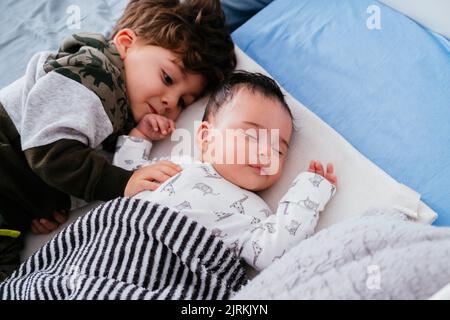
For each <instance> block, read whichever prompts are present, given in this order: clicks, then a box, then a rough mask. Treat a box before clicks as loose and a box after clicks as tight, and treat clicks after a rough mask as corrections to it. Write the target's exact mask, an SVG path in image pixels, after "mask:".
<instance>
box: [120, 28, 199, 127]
mask: <svg viewBox="0 0 450 320" xmlns="http://www.w3.org/2000/svg"><path fill="white" fill-rule="evenodd" d="M114 43H115V45H116V47H117V49H118V51H119V53H120V55H121V58H122V60H123V62H124V66H125V81H126V89H127V94H128V98H129V101H130V104H131V111H132V113H133V117H134V120H135V121H136V122H139V121H140V120H141V119H142V118H143V117H144V116H145V115H146V114H148V113H156V114H159V115H161V116H164V117H166V118H169V119H172V120H176V119H177V117H178V115H179V114H180V112H181V111H182V110H183V109H184V108H185V107H186V106H188V105H189V104H191V103H193V102H194V101H195V100H196V99H197V98H198V97H199V96H200V95H201V93H202V92H203V89H204V88H205V85H206V81H205V79H204V77H203V76H202V75H199V74H192V73H188V72H186V70H185V69H184V68H183V66H182V65H181V62H180V61H179V59H178V57H177V56H176V55H175V54H174V53H172V52H171V51H170V50H167V49H164V48H162V47H158V46H152V45H147V44H145V43H144V42H143V41H142V40H140V39H139V38H138V37H136V35H135V34H134V33H133V31H131V30H128V29H124V30H121V31H119V32H118V33H117V35H116V36H115V38H114Z"/></svg>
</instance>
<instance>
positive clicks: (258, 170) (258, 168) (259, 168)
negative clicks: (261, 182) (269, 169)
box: [248, 164, 262, 174]
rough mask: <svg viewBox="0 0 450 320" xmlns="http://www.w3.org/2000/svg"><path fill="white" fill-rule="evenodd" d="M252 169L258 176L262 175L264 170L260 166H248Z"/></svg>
mask: <svg viewBox="0 0 450 320" xmlns="http://www.w3.org/2000/svg"><path fill="white" fill-rule="evenodd" d="M248 166H249V167H250V168H252V170H254V171H255V172H257V173H258V174H261V171H262V168H261V166H259V165H256V164H249V165H248Z"/></svg>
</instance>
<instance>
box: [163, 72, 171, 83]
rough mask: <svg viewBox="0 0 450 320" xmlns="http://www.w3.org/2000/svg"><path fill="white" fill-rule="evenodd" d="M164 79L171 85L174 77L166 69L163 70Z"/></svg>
mask: <svg viewBox="0 0 450 320" xmlns="http://www.w3.org/2000/svg"><path fill="white" fill-rule="evenodd" d="M163 80H164V83H165V84H167V85H169V86H170V85H171V84H173V80H172V78H171V77H170V76H169V75H168V74H167V73H165V72H164V71H163Z"/></svg>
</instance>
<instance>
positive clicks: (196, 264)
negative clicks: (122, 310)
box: [0, 198, 245, 299]
mask: <svg viewBox="0 0 450 320" xmlns="http://www.w3.org/2000/svg"><path fill="white" fill-rule="evenodd" d="M244 282H245V270H244V268H243V266H242V265H241V262H240V260H239V259H238V258H237V257H235V256H234V255H233V253H232V252H231V251H230V250H229V249H228V248H227V247H226V245H225V244H224V243H223V242H221V241H220V240H219V239H217V238H216V237H214V236H213V235H212V234H211V233H210V232H209V231H208V230H207V229H206V228H205V227H203V226H201V225H199V224H198V223H196V222H195V221H193V220H191V219H190V218H188V217H186V216H184V215H182V214H180V213H179V212H177V211H173V210H171V209H169V208H167V207H164V206H161V205H158V204H156V203H150V202H147V201H143V200H138V199H129V198H118V199H115V200H111V201H109V202H106V203H104V204H102V205H101V206H99V207H97V208H95V209H93V210H91V211H90V212H89V213H87V214H86V215H85V216H83V217H81V218H79V219H78V220H76V221H75V222H74V223H73V224H71V225H69V226H68V227H67V228H66V229H64V230H63V231H62V232H60V233H59V234H58V235H57V236H56V237H55V238H53V239H52V240H51V241H50V242H49V243H47V244H46V245H45V246H44V247H42V248H41V249H40V250H39V251H37V252H36V253H35V254H34V255H32V256H31V257H30V258H29V259H28V260H26V261H25V262H24V263H23V264H22V265H21V266H20V268H19V269H18V270H16V271H15V272H14V273H13V274H12V275H11V277H9V278H8V279H7V280H6V281H5V282H3V283H1V284H0V298H1V299H227V298H229V297H230V296H231V295H232V294H233V293H234V292H235V291H237V290H238V289H239V288H240V287H241V285H242V284H243V283H244Z"/></svg>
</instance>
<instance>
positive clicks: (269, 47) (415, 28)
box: [233, 0, 450, 226]
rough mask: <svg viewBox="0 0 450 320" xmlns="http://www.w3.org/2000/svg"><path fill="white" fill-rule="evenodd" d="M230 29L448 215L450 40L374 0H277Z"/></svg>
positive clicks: (449, 219)
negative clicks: (238, 25)
mask: <svg viewBox="0 0 450 320" xmlns="http://www.w3.org/2000/svg"><path fill="white" fill-rule="evenodd" d="M374 6H375V7H374ZM377 13H379V15H377ZM377 18H380V19H379V20H374V19H377ZM374 21H375V23H374ZM377 22H379V27H380V28H379V29H378V26H377ZM374 26H375V27H374ZM233 39H234V40H235V42H236V43H237V45H238V46H239V47H240V48H241V49H242V50H244V51H245V52H246V53H247V54H248V55H249V56H250V57H252V58H253V59H254V60H255V61H256V62H258V63H259V64H260V65H261V66H262V67H264V68H265V69H266V70H267V71H268V72H269V73H270V74H271V75H272V76H273V77H274V78H275V79H276V80H277V81H278V82H279V83H280V84H281V85H282V86H283V87H284V88H285V89H286V90H288V91H289V92H290V93H291V94H292V95H293V96H294V97H295V98H296V99H298V100H299V101H300V102H302V103H303V104H304V105H305V106H306V107H308V108H309V109H310V110H312V111H313V112H315V113H316V114H317V115H318V116H319V117H321V118H322V119H323V120H324V121H325V122H327V123H328V124H329V125H331V126H332V127H333V128H334V129H335V130H337V131H338V132H339V133H340V134H341V135H342V136H344V137H345V138H346V139H347V140H348V141H349V142H350V143H351V144H352V145H353V146H354V147H356V148H357V149H358V150H359V151H360V152H361V153H362V154H364V155H365V156H366V157H368V158H369V159H370V160H372V161H373V162H374V163H376V164H377V165H378V166H379V167H381V168H382V169H384V170H385V171H386V172H387V173H388V174H390V175H391V176H392V177H393V178H395V179H396V180H397V181H399V182H401V183H404V184H405V185H407V186H409V187H411V188H413V189H415V190H416V191H418V192H420V193H421V194H422V200H423V201H424V202H425V203H426V204H428V205H429V206H430V207H431V208H432V209H433V210H435V211H436V212H437V213H438V214H439V218H438V219H437V221H436V222H435V224H436V225H447V226H449V225H450V42H449V40H447V39H446V38H444V37H442V36H440V35H437V34H435V33H433V32H431V31H429V30H426V29H424V28H423V27H421V26H420V25H418V24H417V23H415V22H414V21H412V20H411V19H409V18H407V17H406V16H404V15H402V14H401V13H399V12H397V11H395V10H393V9H391V8H389V7H387V6H385V5H383V4H382V3H380V2H377V1H373V0H277V1H274V2H272V3H271V4H270V5H268V6H267V7H266V8H265V9H263V10H262V11H260V12H259V13H258V14H257V15H255V16H254V17H253V18H252V19H250V20H249V21H248V22H247V23H246V24H244V25H243V26H242V27H241V28H239V29H237V30H236V31H235V32H234V33H233ZM300 121H301V120H300ZM337 172H339V168H337ZM361 179H364V177H361Z"/></svg>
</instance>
